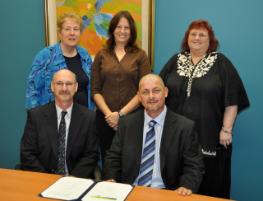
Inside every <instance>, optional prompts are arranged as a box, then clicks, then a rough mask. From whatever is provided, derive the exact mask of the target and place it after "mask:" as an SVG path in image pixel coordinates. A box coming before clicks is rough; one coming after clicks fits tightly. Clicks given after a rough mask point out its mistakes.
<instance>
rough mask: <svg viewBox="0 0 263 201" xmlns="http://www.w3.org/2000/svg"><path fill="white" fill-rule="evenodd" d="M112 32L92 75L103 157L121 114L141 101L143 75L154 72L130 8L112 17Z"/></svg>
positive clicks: (97, 57) (94, 65) (110, 28)
mask: <svg viewBox="0 0 263 201" xmlns="http://www.w3.org/2000/svg"><path fill="white" fill-rule="evenodd" d="M108 35H109V38H108V40H107V45H106V47H105V48H104V49H102V50H101V51H100V52H98V54H97V55H96V57H95V59H94V62H93V66H92V76H91V77H92V97H93V99H94V101H95V103H96V105H97V115H96V124H97V125H96V126H97V132H98V136H99V139H100V149H101V156H102V161H104V157H105V153H106V151H107V150H108V149H109V148H110V146H111V143H112V139H113V136H114V134H115V130H116V129H117V127H118V121H119V118H120V117H121V116H123V115H127V114H128V113H130V112H132V111H133V110H135V109H136V108H137V107H138V105H139V100H138V97H137V89H138V83H139V80H140V78H141V77H142V76H144V75H145V74H148V73H150V72H151V68H150V62H149V59H148V57H147V55H146V53H145V51H143V50H142V49H140V48H138V47H137V46H136V38H137V31H136V26H135V22H134V19H133V18H132V16H131V14H130V13H129V12H128V11H120V12H118V13H117V14H116V15H115V16H114V17H113V18H112V20H111V22H110V25H109V30H108Z"/></svg>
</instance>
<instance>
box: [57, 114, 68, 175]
mask: <svg viewBox="0 0 263 201" xmlns="http://www.w3.org/2000/svg"><path fill="white" fill-rule="evenodd" d="M66 114H67V111H62V112H61V120H60V124H59V128H58V167H57V171H56V173H57V174H65V165H66V158H65V156H66V122H65V116H66Z"/></svg>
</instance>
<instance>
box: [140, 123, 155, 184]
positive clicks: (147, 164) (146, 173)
mask: <svg viewBox="0 0 263 201" xmlns="http://www.w3.org/2000/svg"><path fill="white" fill-rule="evenodd" d="M156 123H157V122H156V121H154V120H151V121H150V122H149V123H148V125H149V128H150V130H149V131H148V132H147V133H146V138H145V143H144V148H143V153H142V158H141V166H140V172H139V177H138V185H139V186H150V185H151V182H152V174H153V166H154V155H155V131H154V126H155V124H156Z"/></svg>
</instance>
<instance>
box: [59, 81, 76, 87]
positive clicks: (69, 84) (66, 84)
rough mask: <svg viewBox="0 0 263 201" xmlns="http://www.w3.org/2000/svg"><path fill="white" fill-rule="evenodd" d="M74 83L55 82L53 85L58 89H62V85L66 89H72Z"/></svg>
mask: <svg viewBox="0 0 263 201" xmlns="http://www.w3.org/2000/svg"><path fill="white" fill-rule="evenodd" d="M75 83H76V82H61V81H58V82H55V85H56V86H58V87H63V86H64V85H65V86H66V87H72V86H73V85H74V84H75Z"/></svg>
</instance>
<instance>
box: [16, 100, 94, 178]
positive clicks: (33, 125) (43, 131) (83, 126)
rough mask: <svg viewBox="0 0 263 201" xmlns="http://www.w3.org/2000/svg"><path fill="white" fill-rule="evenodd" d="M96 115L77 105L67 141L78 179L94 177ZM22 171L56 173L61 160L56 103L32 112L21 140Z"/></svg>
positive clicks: (69, 162) (70, 168)
mask: <svg viewBox="0 0 263 201" xmlns="http://www.w3.org/2000/svg"><path fill="white" fill-rule="evenodd" d="M94 120H95V114H94V113H93V112H92V111H89V110H88V109H87V108H85V107H84V106H81V105H79V104H77V103H74V104H73V108H72V114H71V122H70V126H69V132H68V140H67V154H66V155H67V158H66V161H67V167H68V171H69V174H71V175H73V176H76V177H91V178H93V171H94V168H95V166H96V164H97V160H98V152H97V150H98V145H97V138H96V136H95V134H94ZM20 158H21V169H24V170H31V171H39V172H48V173H55V171H56V169H57V160H58V125H57V113H56V107H55V103H54V102H52V103H49V104H47V105H44V106H39V107H37V108H34V109H31V110H29V111H28V115H27V122H26V125H25V129H24V135H23V137H22V140H21V152H20Z"/></svg>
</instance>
